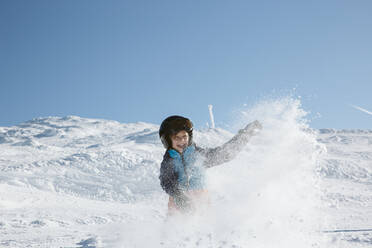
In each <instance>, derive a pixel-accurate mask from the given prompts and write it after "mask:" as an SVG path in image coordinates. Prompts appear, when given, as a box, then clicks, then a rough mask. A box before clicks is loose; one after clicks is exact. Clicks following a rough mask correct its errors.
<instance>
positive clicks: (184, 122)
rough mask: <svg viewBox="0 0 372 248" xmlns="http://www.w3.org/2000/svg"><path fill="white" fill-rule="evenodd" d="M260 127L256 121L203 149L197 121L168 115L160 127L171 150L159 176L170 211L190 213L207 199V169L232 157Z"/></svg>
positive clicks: (168, 148)
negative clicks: (198, 141)
mask: <svg viewBox="0 0 372 248" xmlns="http://www.w3.org/2000/svg"><path fill="white" fill-rule="evenodd" d="M260 129H262V126H261V124H260V123H259V122H258V121H254V122H252V123H250V124H248V125H247V126H246V127H245V128H243V129H241V130H240V131H239V132H238V134H236V135H235V136H234V137H233V138H232V139H231V140H230V141H228V142H227V143H225V144H223V145H222V146H219V147H216V148H207V149H203V148H200V147H198V146H196V145H195V144H194V143H193V140H192V138H193V124H192V122H191V121H190V120H189V119H187V118H185V117H182V116H177V115H174V116H170V117H168V118H166V119H165V120H164V121H163V122H162V124H161V126H160V129H159V137H160V139H161V142H162V143H163V145H164V147H165V148H166V149H167V150H166V152H165V154H164V158H163V161H162V163H161V168H160V177H159V179H160V185H161V186H162V188H163V189H164V191H165V192H166V193H167V194H168V195H169V202H168V213H169V214H170V215H172V214H174V213H177V212H179V213H182V212H190V211H192V210H193V209H195V206H196V205H197V204H198V205H199V203H200V202H201V201H203V200H205V199H207V191H206V188H205V169H206V168H210V167H212V166H216V165H220V164H222V163H226V162H228V161H230V160H232V159H233V158H234V157H235V156H236V155H237V154H238V153H239V152H240V151H241V150H242V149H243V148H244V146H245V145H246V144H247V143H248V141H249V139H250V137H251V136H253V135H255V134H256V133H257V132H258V131H259V130H260Z"/></svg>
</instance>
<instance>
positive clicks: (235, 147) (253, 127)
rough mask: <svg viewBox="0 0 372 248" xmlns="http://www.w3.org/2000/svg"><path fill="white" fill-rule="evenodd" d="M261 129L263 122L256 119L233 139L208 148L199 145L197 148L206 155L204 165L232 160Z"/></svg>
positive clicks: (209, 165)
mask: <svg viewBox="0 0 372 248" xmlns="http://www.w3.org/2000/svg"><path fill="white" fill-rule="evenodd" d="M260 129H262V126H261V124H260V123H259V122H258V121H255V122H252V123H250V124H248V125H247V126H246V127H245V128H243V129H241V130H239V132H238V133H237V134H236V135H235V136H234V137H233V138H232V139H231V140H229V141H228V142H226V143H225V144H223V145H222V146H219V147H215V148H206V149H204V148H200V147H197V150H198V151H199V152H200V153H201V154H202V155H203V156H204V157H205V162H204V165H205V166H206V167H207V168H209V167H213V166H216V165H220V164H223V163H226V162H229V161H231V160H232V159H234V158H235V157H236V156H237V155H238V153H239V152H240V151H241V150H243V148H244V146H245V145H246V144H247V143H248V142H249V140H250V139H251V137H252V136H254V135H255V134H257V132H258V131H259V130H260Z"/></svg>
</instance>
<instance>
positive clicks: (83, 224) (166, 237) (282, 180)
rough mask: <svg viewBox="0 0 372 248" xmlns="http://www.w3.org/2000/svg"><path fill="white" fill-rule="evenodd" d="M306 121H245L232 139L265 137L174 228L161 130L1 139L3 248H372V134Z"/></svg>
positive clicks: (40, 126)
mask: <svg viewBox="0 0 372 248" xmlns="http://www.w3.org/2000/svg"><path fill="white" fill-rule="evenodd" d="M306 115H307V113H306V112H305V111H303V110H302V109H301V104H300V101H299V100H298V99H293V98H290V97H288V98H282V99H273V100H266V101H261V102H259V103H257V104H256V105H254V106H251V107H250V108H246V109H243V110H241V111H240V114H239V116H237V118H236V121H235V123H234V127H235V129H238V128H242V127H244V126H245V125H246V124H247V123H249V122H251V121H253V120H256V119H257V120H259V121H260V122H261V123H262V124H263V130H262V131H261V132H260V133H259V134H258V135H257V136H255V137H254V138H253V139H252V140H251V141H250V143H249V144H248V145H247V146H246V147H245V148H244V150H243V151H242V152H241V153H240V154H239V155H238V156H237V157H236V158H235V159H234V160H232V161H230V162H229V163H226V164H224V165H221V166H217V167H213V168H211V169H208V172H207V177H208V189H209V193H210V197H211V205H210V207H209V208H208V209H207V210H206V211H205V212H202V213H196V214H194V215H186V216H177V217H174V218H169V217H167V202H168V196H167V195H166V194H165V193H164V192H163V190H162V189H161V187H160V184H159V179H158V177H159V169H160V162H161V160H162V157H163V154H164V151H165V150H164V148H163V147H162V144H161V143H160V141H159V138H158V128H159V125H155V124H149V123H143V122H138V123H129V124H122V123H119V122H116V121H109V120H102V119H87V118H81V117H77V116H67V117H46V118H37V119H33V120H31V121H28V122H25V123H22V124H20V125H18V126H13V127H0V210H1V211H0V247H12V248H13V247H64V248H67V247H172V248H175V247H212V248H214V247H216V248H217V247H221V248H224V247H236V248H237V247H265V248H271V247H275V248H281V247H283V248H284V247H286V248H289V247H305V248H306V247H371V246H372V230H371V229H372V194H371V193H372V149H371V148H372V131H371V130H335V129H320V130H313V129H311V128H309V125H308V122H307V120H306ZM233 135H234V134H233V133H231V132H228V131H226V130H223V129H219V128H215V129H205V130H196V131H195V133H194V140H195V142H196V143H197V144H198V145H200V146H202V147H216V146H218V145H221V144H223V143H224V142H226V141H228V140H229V139H230V138H231V137H232V136H233ZM324 231H326V232H324Z"/></svg>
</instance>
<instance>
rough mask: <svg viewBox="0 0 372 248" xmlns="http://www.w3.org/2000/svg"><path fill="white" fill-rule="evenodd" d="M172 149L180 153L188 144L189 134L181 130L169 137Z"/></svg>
mask: <svg viewBox="0 0 372 248" xmlns="http://www.w3.org/2000/svg"><path fill="white" fill-rule="evenodd" d="M171 140H172V148H173V149H175V150H177V151H178V152H179V153H182V152H183V150H184V149H185V148H186V147H187V146H188V144H189V134H188V133H187V132H186V131H184V130H182V131H179V132H178V133H176V134H175V135H172V136H171Z"/></svg>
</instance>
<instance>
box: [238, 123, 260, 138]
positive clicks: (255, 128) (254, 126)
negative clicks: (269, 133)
mask: <svg viewBox="0 0 372 248" xmlns="http://www.w3.org/2000/svg"><path fill="white" fill-rule="evenodd" d="M261 129H262V125H261V123H260V122H259V121H257V120H256V121H254V122H251V123H249V124H248V125H247V126H245V128H243V129H241V130H240V132H242V133H249V134H251V135H254V134H257V133H258V132H259V131H260V130H261Z"/></svg>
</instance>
